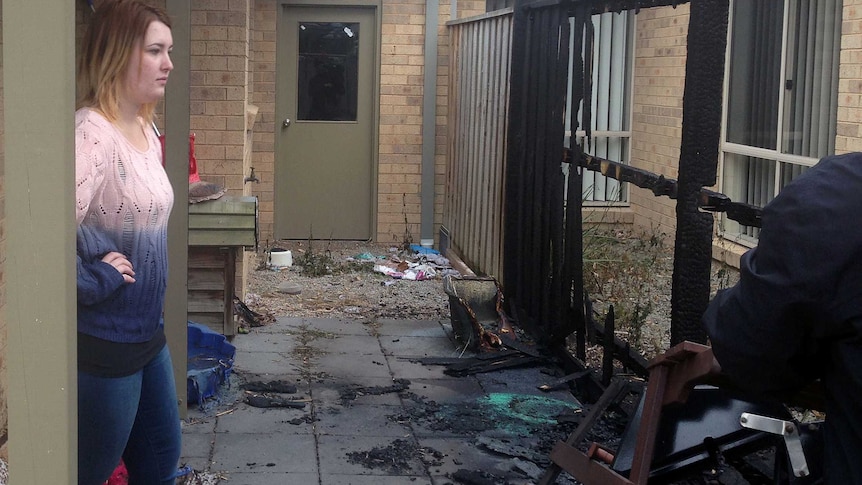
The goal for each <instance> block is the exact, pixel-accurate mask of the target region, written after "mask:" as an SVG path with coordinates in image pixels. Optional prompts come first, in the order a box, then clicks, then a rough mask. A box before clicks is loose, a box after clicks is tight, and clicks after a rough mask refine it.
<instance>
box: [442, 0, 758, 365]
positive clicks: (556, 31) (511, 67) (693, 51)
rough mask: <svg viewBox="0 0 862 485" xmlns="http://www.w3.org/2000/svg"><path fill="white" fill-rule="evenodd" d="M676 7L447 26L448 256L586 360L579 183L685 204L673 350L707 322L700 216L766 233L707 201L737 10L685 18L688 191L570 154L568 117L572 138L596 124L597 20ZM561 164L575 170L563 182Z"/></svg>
mask: <svg viewBox="0 0 862 485" xmlns="http://www.w3.org/2000/svg"><path fill="white" fill-rule="evenodd" d="M677 3H683V2H677V1H668V0H604V1H600V0H539V1H532V2H528V1H517V2H516V5H515V7H514V8H513V9H511V10H507V11H505V12H502V13H499V14H494V15H486V16H482V17H478V18H474V19H467V20H465V21H462V22H455V23H451V24H450V28H451V33H452V46H453V47H452V59H451V64H450V75H451V76H452V80H451V82H450V94H451V96H450V120H452V121H450V126H449V130H450V131H449V135H450V144H449V147H448V148H449V154H450V158H449V160H450V162H449V163H450V166H449V172H448V174H449V175H448V177H449V180H448V182H449V185H448V192H447V197H446V203H447V208H446V211H445V215H444V227H445V228H446V229H447V230H448V231H449V236H450V237H451V240H450V241H449V243H450V245H451V246H452V247H453V248H455V249H456V250H458V251H459V253H460V254H461V256H462V257H464V259H465V261H467V262H468V263H469V264H470V265H471V267H473V268H478V270H479V271H480V272H482V273H486V274H492V275H496V276H499V277H501V281H502V287H503V292H504V295H505V298H506V303H507V306H508V308H507V310H508V311H509V312H510V314H511V315H512V316H513V317H514V318H515V319H516V320H517V323H518V324H519V325H520V326H521V327H522V328H524V329H526V330H528V331H530V332H531V333H532V334H533V335H534V336H536V337H539V338H540V339H541V340H543V341H544V342H545V343H547V344H550V345H551V346H552V347H558V348H562V347H564V344H565V342H566V339H567V338H568V337H569V336H570V335H572V334H573V333H574V334H575V336H576V341H577V346H576V348H577V352H576V354H577V356H578V357H583V356H584V345H585V340H586V334H587V328H588V325H589V326H590V327H592V326H594V323H592V322H591V321H590V319H591V316H590V315H589V313H588V312H587V310H586V308H587V307H588V306H589V305H588V301H587V300H588V297H587V296H586V295H584V288H583V259H582V258H583V256H582V240H581V235H582V229H583V227H582V226H583V221H582V219H581V210H582V207H581V200H580V198H578V197H573V198H572V199H570V200H568V201H566V200H565V194H566V193H567V191H568V193H569V194H580V193H581V184H582V180H581V178H582V177H581V170H585V169H589V170H595V171H597V172H601V173H603V174H605V175H607V176H610V177H612V178H616V179H618V180H621V181H626V182H630V183H633V184H634V185H636V186H639V187H643V188H646V189H649V190H652V191H653V193H654V194H655V195H656V196H669V197H671V198H674V199H676V200H677V232H676V238H675V243H674V250H675V258H674V276H673V290H672V291H673V295H672V311H671V313H672V314H671V340H672V343H677V342H680V341H682V340H693V341H701V342H702V341H704V340H705V335H704V334H703V331H702V330H701V328H700V323H699V319H700V315H701V314H702V313H703V311H704V310H705V308H706V305H707V304H708V300H709V269H710V264H711V249H712V220H713V219H712V215H711V214H709V213H706V212H704V211H702V210H701V209H706V210H708V211H726V212H727V215H728V217H729V218H731V219H734V220H738V221H740V222H742V223H744V224H746V225H752V226H759V216H760V213H759V209H758V208H756V207H751V206H746V205H744V204H738V203H734V202H732V201H730V200H729V199H728V198H727V197H725V196H724V195H722V194H719V193H716V192H711V191H709V190H706V189H704V187H709V186H712V185H714V183H715V175H716V164H717V160H718V143H719V128H720V117H721V96H722V86H721V83H722V80H723V77H724V52H725V46H726V32H727V13H728V0H699V1H698V2H692V3H691V6H690V13H691V15H690V24H689V31H688V56H687V60H686V83H685V92H684V100H683V123H682V140H681V150H680V162H679V180H670V179H665V178H663V177H661V176H658V175H655V174H651V173H649V172H645V171H642V170H638V169H636V168H633V167H627V166H625V165H623V164H620V163H618V162H615V161H610V160H601V159H598V158H596V157H591V156H589V155H587V154H585V153H584V149H583V148H584V147H582V146H578V145H572V146H568V147H566V146H564V143H566V142H565V140H566V137H565V123H564V116H568V117H569V119H570V123H571V127H572V131H573V132H574V131H575V130H576V129H577V127H578V119H579V118H580V119H583V120H589V119H591V116H592V114H591V113H590V112H589V109H590V106H591V93H592V89H593V86H591V85H590V79H591V76H590V66H591V65H592V63H593V59H591V56H592V48H591V47H592V46H591V39H592V22H591V17H592V15H594V14H598V13H604V12H619V11H622V10H635V11H637V10H638V9H641V8H649V7H658V6H668V5H676V4H677ZM570 18H571V19H572V22H571V23H570ZM572 28H573V29H574V36H573V38H574V39H575V42H574V45H573V46H572V48H573V51H574V53H575V55H574V57H573V58H574V66H573V75H572V76H571V77H569V75H568V59H569V54H570V53H569V36H570V29H572ZM585 44H586V45H585ZM509 56H510V57H509ZM507 73H508V83H507V82H506V75H507ZM569 84H571V86H570V87H571V91H572V97H571V106H570V107H567V106H566V105H565V104H566V91H567V88H568V87H569ZM582 102H583V104H581V103H582ZM581 106H583V107H584V108H583V109H584V112H583V113H579V112H578V109H579V108H580V107H581ZM506 110H508V111H506ZM579 115H580V116H579ZM584 125H585V126H584V129H585V130H586V132H587V133H586V137H585V139H589V138H590V133H589V127H590V123H589V122H585V123H584ZM573 143H574V142H573ZM564 161H566V162H568V163H570V164H571V165H570V166H571V167H572V170H570V176H569V177H568V181H566V177H565V176H564V173H563V170H562V163H564ZM575 167H578V169H575ZM501 174H503V175H504V177H501ZM566 183H567V184H568V187H566V186H565V185H564V184H566ZM501 242H502V244H501Z"/></svg>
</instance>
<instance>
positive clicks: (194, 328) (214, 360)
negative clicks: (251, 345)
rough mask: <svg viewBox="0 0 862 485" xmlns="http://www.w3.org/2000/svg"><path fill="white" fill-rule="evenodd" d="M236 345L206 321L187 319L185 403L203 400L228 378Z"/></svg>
mask: <svg viewBox="0 0 862 485" xmlns="http://www.w3.org/2000/svg"><path fill="white" fill-rule="evenodd" d="M235 355H236V347H234V346H233V345H232V344H231V343H230V342H228V341H227V339H226V338H225V336H224V335H222V334H220V333H217V332H215V331H213V330H211V329H210V328H209V327H207V326H206V325H201V324H199V323H195V322H191V321H190V322H188V370H187V373H186V378H187V379H186V381H187V386H188V403H189V404H191V403H197V404H198V406H200V407H201V408H202V407H203V405H204V402H205V401H206V400H207V399H209V398H211V397H213V396H215V395H216V393H217V392H218V388H219V386H221V385H222V384H225V383H226V382H228V379H229V377H230V373H231V369H233V359H234V356H235Z"/></svg>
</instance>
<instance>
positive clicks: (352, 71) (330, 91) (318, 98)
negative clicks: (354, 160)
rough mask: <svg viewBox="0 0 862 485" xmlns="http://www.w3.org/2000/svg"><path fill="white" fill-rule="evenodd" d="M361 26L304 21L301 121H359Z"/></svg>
mask: <svg viewBox="0 0 862 485" xmlns="http://www.w3.org/2000/svg"><path fill="white" fill-rule="evenodd" d="M358 53H359V24H358V23H343V22H301V23H300V24H299V66H298V70H297V75H298V78H297V90H298V92H297V104H298V106H297V119H299V120H307V121H356V105H357V95H356V93H357V84H358V78H359V76H358V62H357V60H358Z"/></svg>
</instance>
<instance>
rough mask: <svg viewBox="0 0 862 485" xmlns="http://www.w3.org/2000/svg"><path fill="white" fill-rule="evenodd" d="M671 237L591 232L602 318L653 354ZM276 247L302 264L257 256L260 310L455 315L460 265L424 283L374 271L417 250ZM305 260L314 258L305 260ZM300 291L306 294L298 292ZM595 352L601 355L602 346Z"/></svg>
mask: <svg viewBox="0 0 862 485" xmlns="http://www.w3.org/2000/svg"><path fill="white" fill-rule="evenodd" d="M666 241H667V238H666V236H665V235H663V234H633V233H631V232H625V231H601V232H600V231H591V232H588V233H586V234H585V236H584V245H585V254H584V260H585V264H584V268H585V269H584V271H585V282H586V289H587V291H588V293H589V295H590V298H591V300H592V301H593V305H594V308H593V310H594V312H595V314H594V316H595V319H596V321H599V322H602V321H604V315H605V314H606V312H607V310H608V308H609V306H610V305H614V311H615V315H616V319H615V320H616V322H617V336H618V337H620V338H621V339H623V340H625V341H627V342H629V343H630V344H632V346H633V347H634V348H636V349H638V350H639V351H641V353H643V354H644V355H645V356H646V357H648V358H650V357H653V356H654V355H655V354H657V353H659V352H661V351H663V350H666V349H667V348H668V346H669V342H670V328H669V326H670V310H671V280H672V279H671V274H672V271H673V247H672V243H667V242H666ZM273 247H278V248H282V249H287V250H290V251H291V252H292V254H293V260H294V262H295V263H296V264H294V265H293V266H291V267H289V268H281V269H272V268H270V267H269V266H268V264H267V261H266V256H267V253H266V251H261V252H260V253H258V254H257V255H256V260H255V261H253V262H252V264H251V267H252V270H251V271H250V272H249V284H248V293H247V295H246V298H245V301H244V302H245V303H246V304H247V305H248V306H249V307H250V308H251V309H252V310H254V311H257V312H258V313H262V314H264V315H270V316H273V317H275V316H279V317H284V316H286V317H331V318H351V319H358V320H369V321H373V320H376V319H383V318H392V319H415V320H448V319H449V318H450V313H449V299H448V296H447V295H446V294H445V292H444V291H443V284H442V278H441V274H442V273H443V272H444V271H453V270H451V269H446V268H445V267H442V268H441V267H438V268H437V270H438V274H437V276H436V277H434V278H432V279H429V280H424V281H411V280H407V279H396V278H393V277H391V276H388V275H385V274H383V273H380V272H376V271H374V270H373V267H374V265H376V264H377V265H379V264H384V263H386V264H390V265H394V264H396V263H397V262H410V263H419V262H420V261H417V258H416V256H415V254H413V253H412V251H409V250H408V251H405V250H404V248H402V247H395V246H391V245H382V244H374V243H369V242H345V241H331V242H325V241H314V242H313V243H312V246H311V247H310V248H309V243H308V242H307V241H301V242H298V241H279V242H277V243H275V244H274V245H273ZM309 256H310V257H309ZM363 256H364V257H365V258H367V257H369V256H371V257H372V258H373V259H371V260H368V259H362V257H363ZM304 258H307V259H308V261H311V264H309V265H306V266H303V265H302V264H301V263H302V262H303V259H304ZM306 268H309V269H306ZM324 268H325V269H326V271H318V272H326V273H328V274H324V275H322V276H314V275H310V274H308V273H309V272H311V271H310V270H311V269H317V270H322V269H324ZM711 278H712V281H711V283H712V287H713V292H714V291H715V290H717V289H718V288H723V287H727V286H729V285H731V284H733V283H734V282H735V281H736V279H737V278H738V276H737V272H736V270H735V269H733V268H728V267H724V266H720V265H716V266H714V267H713V271H712V274H711ZM296 290H298V291H299V293H296V294H292V293H294V292H295V291H296ZM285 291H288V292H285ZM590 353H591V354H597V355H598V357H597V359H598V361H600V349H599V348H598V347H593V348H591V350H590ZM588 360H589V361H591V362H592V361H593V360H594V359H593V358H589V359H588Z"/></svg>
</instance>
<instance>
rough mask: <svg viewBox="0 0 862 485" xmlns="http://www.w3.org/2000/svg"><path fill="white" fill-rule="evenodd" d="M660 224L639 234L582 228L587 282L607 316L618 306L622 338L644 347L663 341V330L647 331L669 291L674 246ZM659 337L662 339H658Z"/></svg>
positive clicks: (645, 350)
mask: <svg viewBox="0 0 862 485" xmlns="http://www.w3.org/2000/svg"><path fill="white" fill-rule="evenodd" d="M665 238H666V235H665V234H663V233H661V232H659V231H658V230H652V231H648V232H644V233H641V234H635V233H632V232H631V231H622V230H614V229H608V228H607V227H606V226H605V227H601V226H588V227H587V228H585V230H584V239H583V241H584V285H585V288H586V291H587V293H588V295H589V297H590V299H591V300H593V301H594V302H595V303H594V307H595V309H596V310H597V312H600V315H596V319H597V320H598V321H603V320H604V313H606V312H607V309H608V307H609V306H610V305H613V307H614V314H615V316H616V318H615V321H616V327H617V330H618V331H619V333H621V334H623V338H624V340H626V341H628V342H629V344H630V345H631V346H632V347H634V348H636V349H638V350H640V351H641V352H643V353H650V352H653V351H655V350H656V347H657V346H659V347H660V345H661V344H660V342H659V341H660V340H661V338H660V336H652V335H649V334H648V332H647V331H646V329H647V327H648V326H649V323H650V321H649V318H650V316H651V315H652V314H653V313H654V312H655V311H656V301H660V300H661V298H662V295H665V294H666V295H669V294H670V293H669V290H670V281H671V279H670V277H671V271H672V257H671V256H670V253H671V249H670V248H668V247H667V246H666V245H665V243H664V241H665ZM656 340H658V341H656Z"/></svg>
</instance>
